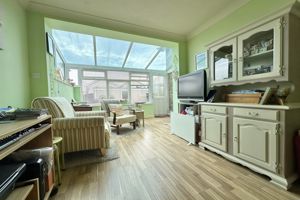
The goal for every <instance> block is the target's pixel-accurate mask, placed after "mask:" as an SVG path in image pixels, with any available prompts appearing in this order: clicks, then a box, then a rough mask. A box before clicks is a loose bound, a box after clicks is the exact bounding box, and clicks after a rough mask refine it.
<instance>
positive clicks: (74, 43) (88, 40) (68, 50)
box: [53, 30, 95, 65]
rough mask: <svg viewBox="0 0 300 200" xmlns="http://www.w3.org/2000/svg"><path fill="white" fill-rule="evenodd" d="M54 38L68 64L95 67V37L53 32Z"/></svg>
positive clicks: (58, 31)
mask: <svg viewBox="0 0 300 200" xmlns="http://www.w3.org/2000/svg"><path fill="white" fill-rule="evenodd" d="M53 37H54V40H55V43H56V44H57V45H58V47H59V49H60V51H61V52H62V54H63V57H64V58H65V60H66V62H67V63H71V64H82V65H95V60H94V44H93V36H91V35H85V34H80V33H73V32H67V31H60V30H53Z"/></svg>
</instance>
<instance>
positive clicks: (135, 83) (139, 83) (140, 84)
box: [131, 81, 149, 86]
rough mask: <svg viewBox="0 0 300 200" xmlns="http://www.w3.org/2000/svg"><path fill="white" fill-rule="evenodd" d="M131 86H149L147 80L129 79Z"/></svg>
mask: <svg viewBox="0 0 300 200" xmlns="http://www.w3.org/2000/svg"><path fill="white" fill-rule="evenodd" d="M131 86H149V81H131Z"/></svg>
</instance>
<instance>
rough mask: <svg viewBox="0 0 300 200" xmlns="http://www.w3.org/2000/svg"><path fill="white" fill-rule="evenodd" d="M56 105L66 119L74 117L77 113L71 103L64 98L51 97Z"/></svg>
mask: <svg viewBox="0 0 300 200" xmlns="http://www.w3.org/2000/svg"><path fill="white" fill-rule="evenodd" d="M49 99H51V100H52V101H54V102H55V103H56V105H57V106H58V107H59V108H60V110H61V111H62V113H63V114H64V117H74V116H75V113H74V112H75V111H74V109H73V107H72V105H71V103H70V102H68V101H67V99H66V98H64V97H51V98H49Z"/></svg>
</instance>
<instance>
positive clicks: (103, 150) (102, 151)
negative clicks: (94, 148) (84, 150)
mask: <svg viewBox="0 0 300 200" xmlns="http://www.w3.org/2000/svg"><path fill="white" fill-rule="evenodd" d="M99 150H100V154H101V156H105V155H106V149H105V148H100V149H99Z"/></svg>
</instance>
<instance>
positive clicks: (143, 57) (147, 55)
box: [125, 43, 160, 69]
mask: <svg viewBox="0 0 300 200" xmlns="http://www.w3.org/2000/svg"><path fill="white" fill-rule="evenodd" d="M159 48H160V47H159V46H154V45H148V44H140V43H134V44H133V45H132V48H131V51H130V53H129V56H128V59H127V62H126V64H125V67H128V68H138V69H145V67H146V66H147V64H148V63H149V62H150V60H151V59H152V57H153V56H154V55H155V53H156V52H157V50H158V49H159Z"/></svg>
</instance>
